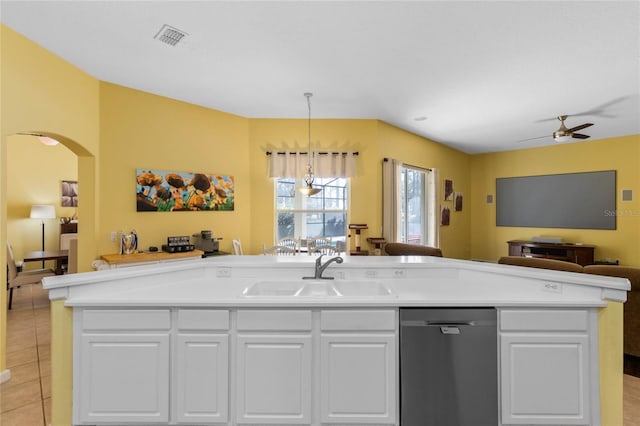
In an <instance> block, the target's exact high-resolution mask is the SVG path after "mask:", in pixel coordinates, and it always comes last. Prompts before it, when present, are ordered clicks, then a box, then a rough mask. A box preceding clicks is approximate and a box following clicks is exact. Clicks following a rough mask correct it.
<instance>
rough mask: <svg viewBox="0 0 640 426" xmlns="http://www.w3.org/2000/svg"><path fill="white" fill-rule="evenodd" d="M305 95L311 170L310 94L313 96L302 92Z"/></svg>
mask: <svg viewBox="0 0 640 426" xmlns="http://www.w3.org/2000/svg"><path fill="white" fill-rule="evenodd" d="M304 95H305V96H306V97H307V109H308V110H309V119H308V132H309V135H308V139H309V154H308V155H309V164H308V165H309V170H311V155H312V153H311V96H313V94H312V93H309V92H307V93H305V94H304Z"/></svg>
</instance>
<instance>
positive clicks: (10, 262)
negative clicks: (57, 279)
mask: <svg viewBox="0 0 640 426" xmlns="http://www.w3.org/2000/svg"><path fill="white" fill-rule="evenodd" d="M55 274H56V273H55V272H54V270H53V269H51V268H47V269H35V270H32V271H20V272H18V266H17V265H16V261H15V259H14V257H13V250H12V249H11V244H9V242H7V290H8V291H9V309H11V303H12V302H13V289H14V288H15V287H20V286H23V285H28V284H38V283H40V282H41V281H42V279H43V278H44V277H51V276H53V275H55Z"/></svg>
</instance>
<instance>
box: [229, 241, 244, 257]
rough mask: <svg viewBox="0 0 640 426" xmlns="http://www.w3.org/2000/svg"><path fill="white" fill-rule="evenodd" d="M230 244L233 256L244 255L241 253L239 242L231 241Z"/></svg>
mask: <svg viewBox="0 0 640 426" xmlns="http://www.w3.org/2000/svg"><path fill="white" fill-rule="evenodd" d="M231 244H232V245H233V254H235V255H241V254H244V253H243V252H242V243H240V240H231Z"/></svg>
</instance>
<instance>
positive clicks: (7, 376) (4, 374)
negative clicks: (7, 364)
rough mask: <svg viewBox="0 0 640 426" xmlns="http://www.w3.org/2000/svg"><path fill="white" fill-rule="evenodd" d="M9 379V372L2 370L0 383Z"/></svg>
mask: <svg viewBox="0 0 640 426" xmlns="http://www.w3.org/2000/svg"><path fill="white" fill-rule="evenodd" d="M10 378H11V370H4V371H3V372H1V373H0V383H4V382H7V381H9V379H10Z"/></svg>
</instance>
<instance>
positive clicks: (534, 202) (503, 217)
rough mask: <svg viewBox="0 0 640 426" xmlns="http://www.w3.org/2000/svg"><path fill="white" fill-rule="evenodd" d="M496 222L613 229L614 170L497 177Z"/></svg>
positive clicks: (547, 226)
mask: <svg viewBox="0 0 640 426" xmlns="http://www.w3.org/2000/svg"><path fill="white" fill-rule="evenodd" d="M496 225H497V226H518V227H534V228H575V229H616V171H615V170H606V171H598V172H586V173H566V174H556V175H542V176H524V177H509V178H497V179H496Z"/></svg>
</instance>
